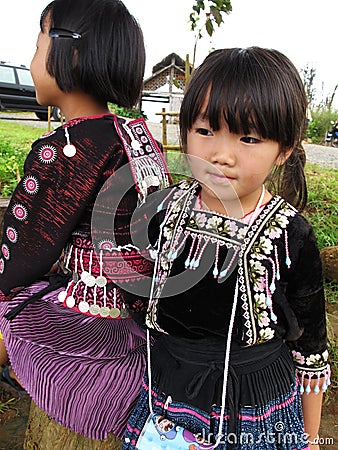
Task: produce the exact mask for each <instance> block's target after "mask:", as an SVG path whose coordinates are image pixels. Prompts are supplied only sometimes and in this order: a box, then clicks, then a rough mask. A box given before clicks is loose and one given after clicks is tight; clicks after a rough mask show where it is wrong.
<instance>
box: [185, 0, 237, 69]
mask: <svg viewBox="0 0 338 450" xmlns="http://www.w3.org/2000/svg"><path fill="white" fill-rule="evenodd" d="M194 2H195V4H194V5H193V7H192V9H193V11H192V13H191V14H190V16H189V22H190V24H191V31H195V33H196V40H195V45H194V55H193V62H192V66H193V67H194V65H195V56H196V47H197V42H198V40H199V39H201V38H202V36H203V31H204V30H206V32H207V33H208V35H209V36H212V35H213V33H214V31H215V25H217V26H218V27H219V26H220V25H221V24H222V23H223V22H224V20H223V16H224V15H225V14H229V13H230V12H231V11H232V5H231V0H194ZM202 17H203V18H204V20H203V19H202V20H203V22H202V23H201V18H202Z"/></svg>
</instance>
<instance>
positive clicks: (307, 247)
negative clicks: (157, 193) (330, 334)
mask: <svg viewBox="0 0 338 450" xmlns="http://www.w3.org/2000/svg"><path fill="white" fill-rule="evenodd" d="M199 189H200V188H199V186H198V183H197V182H190V181H189V182H182V183H180V184H179V185H178V186H176V187H172V188H169V190H167V192H166V194H165V195H164V194H162V197H164V198H165V201H164V202H163V204H161V205H160V207H158V210H161V211H160V212H159V213H158V221H157V222H159V223H160V227H159V229H160V237H159V240H158V242H157V244H156V245H157V247H156V249H157V259H156V267H155V275H154V279H153V289H152V295H151V299H150V304H149V310H148V314H147V320H146V322H147V325H148V326H149V327H150V328H153V329H155V330H157V331H159V332H162V333H168V334H170V335H173V336H182V337H186V338H196V339H198V338H201V337H208V336H214V335H218V336H226V334H227V331H228V326H229V319H230V311H231V308H232V304H233V299H234V292H235V286H236V282H237V283H238V304H237V311H236V319H235V325H234V329H233V335H234V339H236V341H237V342H238V343H239V344H240V345H241V346H254V345H259V344H261V343H263V342H266V341H269V340H271V339H274V338H281V339H283V340H285V341H286V342H287V343H288V345H289V347H290V350H291V352H292V355H293V359H294V363H295V366H296V368H297V370H298V372H299V375H300V376H301V377H304V376H306V377H310V378H311V377H318V378H319V377H322V376H325V378H326V379H328V378H329V367H328V364H327V357H328V354H327V337H326V322H325V300H324V290H323V282H322V268H321V260H320V255H319V251H318V247H317V244H316V239H315V236H314V233H313V229H312V227H311V225H310V224H309V223H308V222H307V221H306V219H305V218H304V217H302V216H301V215H300V214H299V213H298V212H297V211H296V210H295V209H294V208H293V207H292V206H291V205H289V204H288V203H287V202H285V201H284V200H283V199H282V198H280V197H278V196H275V197H273V198H272V199H271V200H270V201H269V202H268V203H267V204H266V205H265V206H264V207H263V209H262V210H261V212H260V213H259V215H258V216H257V217H256V219H255V220H254V222H253V223H252V225H251V226H250V227H249V226H248V225H247V224H245V223H244V222H243V221H241V220H238V219H233V218H229V217H226V216H224V215H221V214H217V213H215V212H211V211H206V210H202V209H195V203H196V196H197V194H198V192H199ZM155 222H156V221H155V220H153V221H152V223H155ZM157 232H158V231H157ZM151 233H153V235H154V236H155V235H156V232H154V230H151Z"/></svg>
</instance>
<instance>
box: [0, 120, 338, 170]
mask: <svg viewBox="0 0 338 450" xmlns="http://www.w3.org/2000/svg"><path fill="white" fill-rule="evenodd" d="M0 119H2V120H17V121H18V122H19V123H23V124H27V125H32V126H34V127H40V128H44V129H45V130H47V123H46V122H44V121H41V120H38V119H36V116H35V114H31V113H6V112H1V113H0ZM59 125H60V123H59V122H55V121H51V128H55V127H57V126H59ZM147 125H148V127H149V129H150V131H151V132H152V134H153V136H154V137H155V139H157V140H159V141H160V142H162V124H160V123H154V122H147ZM167 141H168V143H169V144H176V145H177V144H179V130H178V125H173V124H168V125H167ZM304 148H305V151H306V156H307V160H308V162H311V163H315V164H318V165H320V166H322V167H333V168H336V169H337V168H338V148H334V147H329V146H324V145H315V144H305V145H304Z"/></svg>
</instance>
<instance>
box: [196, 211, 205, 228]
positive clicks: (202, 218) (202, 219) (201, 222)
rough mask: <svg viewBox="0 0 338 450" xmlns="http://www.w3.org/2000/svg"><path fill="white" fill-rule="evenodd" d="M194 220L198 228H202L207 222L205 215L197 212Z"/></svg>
mask: <svg viewBox="0 0 338 450" xmlns="http://www.w3.org/2000/svg"><path fill="white" fill-rule="evenodd" d="M195 220H196V224H197V226H198V227H204V226H205V224H206V222H207V216H206V214H205V213H200V212H198V213H197V214H196V217H195Z"/></svg>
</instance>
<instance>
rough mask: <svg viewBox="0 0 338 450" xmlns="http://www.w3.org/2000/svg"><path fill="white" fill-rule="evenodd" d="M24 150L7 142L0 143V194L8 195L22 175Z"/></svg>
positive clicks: (25, 152)
mask: <svg viewBox="0 0 338 450" xmlns="http://www.w3.org/2000/svg"><path fill="white" fill-rule="evenodd" d="M26 156H27V151H26V149H24V148H22V147H13V145H12V144H11V143H10V142H9V141H0V192H1V195H3V196H7V195H10V194H11V193H12V192H13V190H14V188H15V186H16V184H17V183H18V181H19V180H20V178H21V177H22V174H23V164H24V161H25V158H26Z"/></svg>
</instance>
